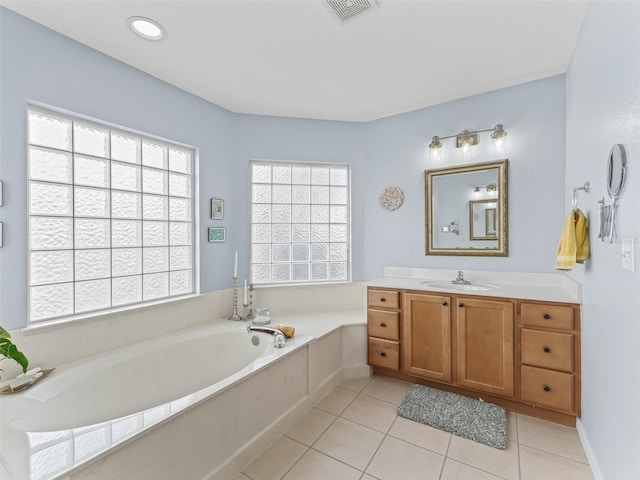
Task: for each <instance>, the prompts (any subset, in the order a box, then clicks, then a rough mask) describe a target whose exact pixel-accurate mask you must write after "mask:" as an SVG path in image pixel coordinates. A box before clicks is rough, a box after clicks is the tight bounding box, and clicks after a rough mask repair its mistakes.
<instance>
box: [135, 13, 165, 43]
mask: <svg viewBox="0 0 640 480" xmlns="http://www.w3.org/2000/svg"><path fill="white" fill-rule="evenodd" d="M127 25H129V28H130V29H131V31H132V32H133V33H135V34H136V35H138V36H139V37H142V38H144V39H145V40H162V39H163V38H164V37H165V36H166V34H167V33H166V31H165V29H164V28H163V27H162V25H160V24H159V23H158V22H156V21H154V20H151V19H150V18H146V17H129V18H128V19H127Z"/></svg>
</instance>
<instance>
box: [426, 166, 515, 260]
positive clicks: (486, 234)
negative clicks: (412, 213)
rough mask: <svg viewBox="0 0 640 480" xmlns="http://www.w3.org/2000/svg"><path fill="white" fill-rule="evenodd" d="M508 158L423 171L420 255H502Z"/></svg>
mask: <svg viewBox="0 0 640 480" xmlns="http://www.w3.org/2000/svg"><path fill="white" fill-rule="evenodd" d="M507 166H508V160H502V161H499V162H487V163H476V164H470V165H460V166H456V167H446V168H437V169H433V170H427V171H426V172H425V192H426V195H425V210H426V226H425V231H426V254H427V255H478V256H479V255H482V256H500V257H506V256H507V254H508V253H507V230H508V229H507V192H508V191H507Z"/></svg>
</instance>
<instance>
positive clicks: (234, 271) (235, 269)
mask: <svg viewBox="0 0 640 480" xmlns="http://www.w3.org/2000/svg"><path fill="white" fill-rule="evenodd" d="M233 278H238V251H237V250H236V260H235V262H233Z"/></svg>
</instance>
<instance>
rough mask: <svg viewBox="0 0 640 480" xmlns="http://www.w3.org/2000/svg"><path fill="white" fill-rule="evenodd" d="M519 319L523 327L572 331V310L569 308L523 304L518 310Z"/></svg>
mask: <svg viewBox="0 0 640 480" xmlns="http://www.w3.org/2000/svg"><path fill="white" fill-rule="evenodd" d="M520 318H521V320H522V324H523V325H530V326H536V327H545V328H561V329H563V330H572V329H573V308H571V307H563V306H560V305H542V304H535V303H523V304H522V305H521V308H520Z"/></svg>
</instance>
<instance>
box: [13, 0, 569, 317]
mask: <svg viewBox="0 0 640 480" xmlns="http://www.w3.org/2000/svg"><path fill="white" fill-rule="evenodd" d="M0 14H1V20H0V21H1V22H2V24H1V27H2V29H1V35H2V57H1V59H0V60H1V62H2V63H1V64H0V66H1V69H2V77H1V81H2V92H1V97H0V99H1V100H2V125H1V126H0V134H1V135H0V137H1V140H2V144H1V145H0V169H1V170H0V177H1V178H2V179H3V180H4V181H5V187H6V192H5V206H4V207H2V208H0V219H1V221H4V222H5V227H6V231H5V241H6V243H5V247H4V248H2V249H0V262H1V264H2V269H1V273H0V300H1V306H0V323H2V325H4V326H5V327H7V328H20V327H24V326H25V325H26V311H27V288H26V283H27V271H26V267H27V224H26V212H27V209H26V205H27V202H26V188H25V187H26V184H27V179H26V147H25V123H26V122H25V104H26V102H27V101H29V100H33V101H38V102H42V103H45V104H49V105H52V106H55V107H58V108H62V109H66V110H69V111H71V112H76V113H80V114H83V115H87V116H90V117H94V118H96V119H99V120H103V121H107V122H111V123H114V124H117V125H121V126H123V127H127V128H134V129H138V130H140V131H143V132H148V133H151V134H153V135H158V136H161V137H165V138H167V139H170V140H174V141H178V142H182V143H186V144H190V145H193V146H195V147H198V148H199V154H200V178H199V188H200V202H199V220H200V222H201V226H200V232H199V240H200V244H201V249H200V253H201V258H200V267H201V275H200V278H201V291H203V292H206V291H211V290H216V289H220V288H226V287H229V286H230V276H231V275H230V274H231V268H232V267H231V263H232V262H231V258H232V255H233V251H234V250H236V249H237V250H238V251H239V252H240V253H241V255H240V258H239V270H240V272H239V273H240V276H241V278H242V277H246V276H248V253H249V218H248V215H247V213H248V211H249V208H248V207H249V189H248V181H247V174H248V169H249V161H250V160H252V159H269V160H287V161H289V160H290V161H314V162H338V163H348V164H350V165H351V167H352V245H353V248H352V254H353V255H352V278H353V280H355V281H359V280H368V279H372V278H375V277H378V276H381V275H382V273H383V268H384V267H385V266H416V267H435V268H464V269H488V270H507V271H552V268H553V253H554V251H555V243H556V241H557V235H558V232H559V229H560V224H561V221H562V214H563V212H562V209H560V208H558V205H560V204H561V203H562V201H563V198H564V136H565V134H564V118H565V112H564V105H565V98H564V76H556V77H551V78H548V79H544V80H540V81H536V82H532V83H527V84H523V85H520V86H516V87H511V88H507V89H503V90H499V91H495V92H490V93H487V94H484V95H478V96H475V97H470V98H465V99H462V100H458V101H455V102H450V103H446V104H442V105H437V106H434V107H431V108H426V109H422V110H418V111H415V112H410V113H406V114H402V115H397V116H394V117H390V118H386V119H382V120H379V121H375V122H370V123H364V124H363V123H345V122H328V121H315V120H301V119H291V118H277V117H266V116H256V115H240V114H232V113H230V112H227V111H225V110H223V109H221V108H219V107H217V106H215V105H212V104H210V103H208V102H206V101H204V100H202V99H200V98H197V97H194V96H192V95H190V94H187V93H186V92H184V91H182V90H179V89H177V88H175V87H173V86H171V85H168V84H166V83H164V82H161V81H159V80H158V79H156V78H153V77H151V76H149V75H147V74H144V73H142V72H140V71H139V70H136V69H134V68H132V67H129V66H127V65H124V64H122V63H120V62H118V61H116V60H114V59H112V58H110V57H107V56H105V55H103V54H100V53H98V52H96V51H95V50H92V49H90V48H88V47H86V46H83V45H81V44H78V43H76V42H74V41H72V40H70V39H68V38H66V37H63V36H61V35H59V34H57V33H55V32H52V31H51V30H48V29H46V28H44V27H42V26H40V25H37V24H35V23H33V22H31V21H29V20H27V19H25V18H23V17H20V16H18V15H16V14H14V13H12V12H10V11H8V10H5V9H0ZM497 123H504V124H505V127H506V129H507V131H508V133H509V136H508V142H507V147H508V149H507V157H509V158H510V161H511V169H510V198H509V204H510V205H509V209H510V216H509V217H510V218H509V221H510V225H509V234H510V255H509V257H507V258H473V257H425V255H424V170H425V168H429V167H430V165H429V163H428V161H427V144H428V142H429V138H430V137H431V136H432V135H441V136H443V135H447V134H451V133H455V132H459V131H461V130H462V129H464V128H471V129H480V128H487V127H489V128H491V127H493V126H494V125H495V124H497ZM488 146H489V141H488V134H486V135H485V136H483V137H481V143H480V145H478V146H477V147H476V148H475V149H474V157H473V158H472V159H471V160H470V161H474V162H476V161H487V160H494V159H496V157H495V156H493V157H492V156H491V154H490V151H489V149H488ZM447 152H448V153H449V154H450V155H449V157H448V158H446V157H445V159H444V161H443V162H442V163H441V164H438V165H435V166H443V165H453V164H456V163H460V162H459V160H457V159H455V158H454V156H452V155H451V153H452V152H453V149H452V148H451V143H448V144H447V145H445V154H446V153H447ZM389 185H397V186H400V187H401V188H402V189H403V190H404V191H405V203H404V205H403V207H402V208H401V209H399V210H397V211H395V212H387V211H384V210H382V209H381V208H380V207H379V205H378V195H379V194H380V192H381V191H382V190H383V189H384V188H385V187H387V186H389ZM212 196H216V197H221V198H224V199H225V220H224V222H223V223H221V225H224V226H226V227H227V229H228V230H227V234H228V240H227V243H225V244H214V245H212V244H208V243H207V242H206V240H205V231H206V227H207V226H209V225H212V224H213V222H212V221H210V220H209V205H208V199H209V198H210V197H212ZM531 198H535V201H534V202H532V201H531V200H530V199H531Z"/></svg>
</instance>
